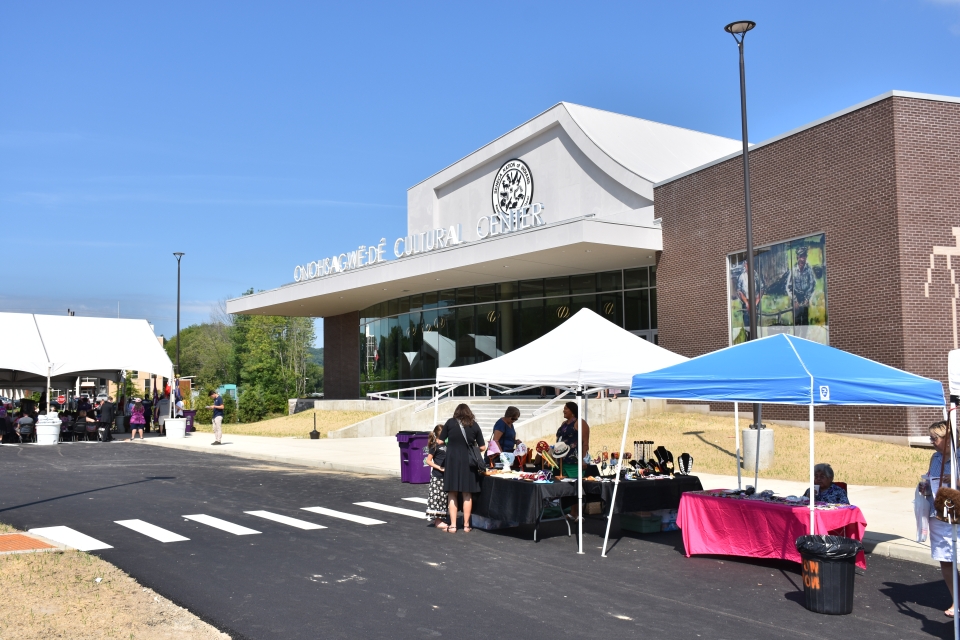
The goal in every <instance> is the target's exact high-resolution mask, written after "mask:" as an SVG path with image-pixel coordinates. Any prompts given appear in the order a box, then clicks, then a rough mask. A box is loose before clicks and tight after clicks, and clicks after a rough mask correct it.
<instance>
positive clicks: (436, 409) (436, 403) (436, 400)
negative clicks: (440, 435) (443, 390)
mask: <svg viewBox="0 0 960 640" xmlns="http://www.w3.org/2000/svg"><path fill="white" fill-rule="evenodd" d="M439 392H440V387H439V386H434V387H433V427H431V428H430V431H433V428H434V427H436V426H437V420H439V419H440V397H439Z"/></svg>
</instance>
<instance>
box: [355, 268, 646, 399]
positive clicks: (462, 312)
mask: <svg viewBox="0 0 960 640" xmlns="http://www.w3.org/2000/svg"><path fill="white" fill-rule="evenodd" d="M580 309H591V310H592V311H594V312H596V313H597V314H599V315H600V316H601V317H603V318H606V319H607V320H610V321H611V322H613V323H614V324H616V325H618V326H620V327H623V328H625V329H627V330H628V331H631V332H633V333H635V334H637V335H639V336H640V337H642V338H645V339H647V340H651V341H653V342H657V341H658V340H657V290H656V267H640V268H637V269H625V270H622V271H607V272H604V273H596V274H589V275H578V276H569V277H567V276H564V277H559V278H546V279H537V280H522V281H519V282H516V281H514V282H501V283H497V284H490V285H480V286H476V287H461V288H459V289H446V290H443V291H432V292H429V293H424V294H417V295H413V296H408V297H405V298H398V299H396V300H388V301H385V302H381V303H378V304H376V305H372V306H371V307H369V308H367V309H364V310H363V311H361V312H360V336H361V338H360V361H361V367H360V371H361V374H360V378H361V379H360V390H361V393H362V394H366V393H368V392H370V391H387V390H390V389H403V388H407V387H415V386H420V385H428V384H431V383H432V382H434V380H435V379H436V372H437V367H452V366H460V365H466V364H473V363H475V362H483V361H485V360H490V359H492V358H496V357H498V356H501V355H503V354H505V353H509V352H510V351H513V350H514V349H517V348H519V347H522V346H523V345H525V344H529V343H530V342H533V341H534V340H536V339H537V338H539V337H541V336H542V335H544V334H545V333H547V332H549V331H551V330H553V329H555V328H557V327H559V326H560V325H561V324H563V323H564V322H565V321H566V320H567V319H569V318H570V317H571V316H573V315H574V314H575V313H577V312H578V311H579V310H580Z"/></svg>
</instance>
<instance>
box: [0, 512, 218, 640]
mask: <svg viewBox="0 0 960 640" xmlns="http://www.w3.org/2000/svg"><path fill="white" fill-rule="evenodd" d="M2 528H3V529H4V530H5V531H14V529H11V528H10V527H7V526H6V525H2ZM97 578H100V582H97ZM0 593H3V594H6V596H7V599H8V602H7V605H6V606H4V607H0V637H2V638H4V639H15V638H16V639H19V638H70V639H73V638H123V639H129V638H134V639H138V640H139V639H144V640H174V639H177V640H213V639H217V640H229V636H228V635H226V634H224V633H220V632H219V631H217V630H216V629H215V628H213V627H212V626H210V625H208V624H207V623H205V622H203V621H202V620H200V618H198V617H196V616H195V615H193V614H192V613H190V612H189V611H187V610H186V609H182V608H180V607H178V606H176V605H175V604H173V603H172V602H170V601H169V600H166V599H165V598H161V597H160V596H158V595H157V594H156V593H154V592H153V591H152V590H150V589H145V588H143V587H141V586H140V585H138V584H137V583H136V582H135V581H134V579H133V578H131V577H130V576H128V575H127V574H125V573H124V572H123V571H120V570H119V569H117V568H116V567H114V566H113V565H111V564H110V563H108V562H105V561H103V560H101V559H100V558H98V557H96V556H93V555H90V554H87V553H83V552H80V551H66V552H62V553H60V552H56V553H19V554H8V555H3V556H0Z"/></svg>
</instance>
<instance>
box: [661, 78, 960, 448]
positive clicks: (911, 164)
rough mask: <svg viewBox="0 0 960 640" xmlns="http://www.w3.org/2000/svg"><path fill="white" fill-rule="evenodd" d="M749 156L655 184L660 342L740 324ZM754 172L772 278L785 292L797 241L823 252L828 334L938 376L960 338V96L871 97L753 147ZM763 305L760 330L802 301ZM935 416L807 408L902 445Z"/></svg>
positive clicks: (843, 428) (683, 349)
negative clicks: (957, 270)
mask: <svg viewBox="0 0 960 640" xmlns="http://www.w3.org/2000/svg"><path fill="white" fill-rule="evenodd" d="M742 166H743V165H742V158H741V154H740V153H736V154H733V155H730V156H727V157H725V158H721V159H719V160H716V161H713V162H711V163H708V164H706V165H703V166H701V167H698V168H695V169H693V170H691V171H688V172H685V173H682V174H680V175H678V176H675V177H672V178H669V179H667V180H663V181H661V182H659V183H657V185H656V186H655V189H654V193H655V202H656V214H657V217H658V218H660V220H661V226H662V230H663V252H662V254H660V256H659V260H658V296H659V308H658V317H659V338H660V344H661V345H662V346H664V347H666V348H668V349H671V350H673V351H676V352H678V353H681V354H684V355H687V356H696V355H700V354H703V353H707V352H710V351H713V350H716V349H719V348H722V347H726V346H728V345H729V344H730V343H731V341H736V339H737V336H738V333H737V332H738V327H737V324H738V322H739V319H738V318H737V316H738V311H737V310H738V309H739V308H741V304H740V303H739V302H737V301H736V295H735V292H734V291H733V289H735V287H736V278H735V277H734V274H733V273H732V271H733V270H734V269H736V265H737V263H738V260H740V259H741V258H742V259H745V250H746V235H745V225H744V207H743V173H742ZM750 169H751V199H752V207H753V233H754V238H753V241H754V246H755V247H756V248H758V249H760V250H770V251H771V253H770V256H771V260H770V261H769V262H771V264H772V260H773V257H776V255H779V256H780V257H781V262H783V263H784V264H785V265H787V266H782V267H780V268H779V270H778V269H777V268H776V267H773V266H771V267H770V268H769V269H767V270H766V271H765V270H764V267H763V264H759V266H758V273H759V277H760V279H761V280H763V279H765V280H766V282H764V283H763V286H764V287H766V290H769V291H776V292H777V293H779V294H780V297H781V298H782V297H783V295H784V294H783V293H782V292H783V291H784V286H785V285H784V278H783V276H784V275H786V274H787V273H788V271H785V269H787V270H789V268H790V267H789V263H788V262H785V261H784V260H786V258H790V259H792V260H793V263H794V264H795V263H796V261H797V259H796V253H797V251H796V247H799V246H800V245H801V244H802V245H803V246H804V247H805V250H804V255H806V248H809V251H810V255H811V258H810V259H811V260H813V259H814V256H816V258H815V259H816V260H818V264H817V269H818V271H817V273H818V276H817V277H818V278H820V279H821V280H822V282H821V283H820V284H819V285H818V286H819V287H820V289H818V295H820V296H821V297H820V299H819V300H818V303H821V304H822V311H821V313H822V314H823V335H822V336H820V337H821V338H825V340H823V341H826V342H828V343H829V344H830V345H831V346H833V347H837V348H840V349H844V350H846V351H849V352H851V353H855V354H858V355H861V356H864V357H867V358H871V359H873V360H877V361H879V362H883V363H885V364H888V365H891V366H894V367H897V368H900V369H904V370H906V371H910V372H912V373H916V374H919V375H922V376H926V377H930V378H934V379H938V380H941V381H944V382H946V379H947V370H946V367H947V352H948V351H949V350H950V349H954V348H957V347H958V338H957V317H956V304H957V302H956V300H957V297H958V286H960V284H958V283H957V280H956V279H955V274H954V270H953V269H954V267H956V266H957V265H956V264H954V262H955V261H956V257H958V256H960V98H951V97H943V96H932V95H924V94H914V93H904V92H898V91H894V92H890V93H887V94H884V95H882V96H878V97H876V98H874V99H872V100H868V101H866V102H864V103H861V104H858V105H855V106H853V107H850V108H849V109H846V110H844V111H842V112H840V113H837V114H834V115H832V116H829V117H827V118H824V119H822V120H818V121H816V122H813V123H811V124H809V125H807V126H804V127H801V128H800V129H797V130H794V131H790V132H788V133H786V134H783V135H781V136H777V137H776V138H774V139H772V140H769V141H767V142H764V143H761V144H757V145H754V146H752V147H751V150H750ZM738 253H739V254H741V256H740V257H736V258H734V257H732V256H736V255H737V254H738ZM775 254H776V255H775ZM781 254H782V255H781ZM952 256H953V257H954V258H953V260H954V262H951V257H952ZM758 260H760V258H758ZM778 277H779V279H778ZM786 282H787V284H786V286H790V285H789V280H788V281H786ZM764 295H766V293H765V294H764ZM770 297H771V299H774V298H776V293H771V294H770ZM770 307H775V304H773V303H771V304H769V305H767V306H765V305H764V303H761V305H760V311H761V318H762V324H763V325H766V326H764V327H761V335H762V334H764V333H770V332H775V331H790V332H793V333H798V331H799V329H800V328H799V327H796V328H794V327H790V326H789V323H790V322H792V320H791V318H790V317H791V313H792V314H793V315H796V310H795V307H794V310H793V311H792V312H791V310H790V309H786V310H777V309H776V308H770ZM827 312H829V316H827V315H826V313H827ZM827 318H829V321H828V322H827ZM781 322H782V323H783V324H780V323H781ZM713 408H715V409H718V410H724V409H729V407H723V406H721V405H715V406H714V407H713ZM806 412H807V409H806V407H778V406H773V405H768V406H766V407H765V408H764V417H765V418H780V419H796V420H803V419H805V417H806ZM938 419H940V412H939V411H937V410H930V409H900V408H883V407H880V408H868V407H821V408H817V409H816V420H818V421H823V422H824V423H825V426H826V430H827V431H831V432H837V433H848V434H859V435H866V436H867V437H873V438H880V439H884V440H890V441H897V442H906V441H907V440H908V439H909V440H911V441H916V440H915V439H923V440H925V430H924V427H925V426H926V425H928V424H929V423H930V422H932V421H935V420H938Z"/></svg>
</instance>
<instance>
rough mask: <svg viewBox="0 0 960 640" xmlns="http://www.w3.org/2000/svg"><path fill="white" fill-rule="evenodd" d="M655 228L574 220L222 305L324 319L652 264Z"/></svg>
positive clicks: (658, 238)
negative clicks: (425, 297)
mask: <svg viewBox="0 0 960 640" xmlns="http://www.w3.org/2000/svg"><path fill="white" fill-rule="evenodd" d="M662 247H663V244H662V235H661V231H660V228H659V227H654V226H643V225H636V224H628V223H624V222H620V221H614V220H607V219H602V218H592V217H583V218H574V219H571V220H565V221H561V222H556V223H553V224H549V225H546V226H544V227H539V228H535V229H527V230H524V231H519V232H515V233H511V234H508V235H504V236H497V237H495V238H487V239H485V240H480V241H474V242H469V243H464V244H461V245H458V246H455V247H447V248H445V249H439V250H436V251H431V252H429V253H423V254H419V255H415V256H410V257H407V258H400V259H396V260H389V261H387V262H382V263H379V264H375V265H372V266H369V267H363V268H359V269H356V270H352V271H347V272H344V273H338V274H335V275H328V276H324V277H321V278H317V279H314V280H307V281H304V282H298V283H293V284H289V285H286V286H283V287H280V288H277V289H271V290H269V291H262V292H259V293H255V294H252V295H248V296H242V297H240V298H234V299H233V300H228V301H227V312H228V313H237V314H264V315H279V316H306V317H330V316H336V315H340V314H343V313H347V312H350V311H357V310H360V309H365V308H366V307H368V306H370V305H372V304H376V303H379V302H382V301H384V300H390V299H393V298H399V297H402V296H406V295H414V294H417V293H424V292H428V291H436V290H438V289H448V288H452V287H467V286H472V285H479V284H489V283H493V282H504V281H511V280H526V279H530V278H545V277H556V276H564V275H575V274H580V273H594V272H598V271H609V270H614V269H622V268H628V267H634V266H638V267H639V266H644V265H650V264H654V262H655V259H656V252H657V251H660V250H661V249H662Z"/></svg>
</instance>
